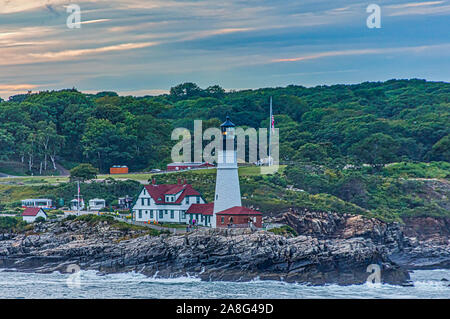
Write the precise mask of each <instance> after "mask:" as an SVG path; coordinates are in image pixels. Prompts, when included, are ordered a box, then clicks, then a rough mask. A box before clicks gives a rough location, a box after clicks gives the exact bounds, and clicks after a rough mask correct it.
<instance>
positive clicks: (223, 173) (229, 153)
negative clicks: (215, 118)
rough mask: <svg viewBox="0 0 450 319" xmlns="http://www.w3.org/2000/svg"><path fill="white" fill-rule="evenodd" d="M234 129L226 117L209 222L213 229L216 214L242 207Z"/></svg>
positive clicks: (221, 127) (222, 127) (221, 129)
mask: <svg viewBox="0 0 450 319" xmlns="http://www.w3.org/2000/svg"><path fill="white" fill-rule="evenodd" d="M235 127H236V126H235V125H234V124H233V122H231V120H230V117H228V116H227V119H226V121H225V122H224V123H223V124H222V125H221V126H220V131H221V133H222V140H221V143H220V147H219V151H218V157H217V175H216V193H215V196H214V215H213V218H212V221H211V226H212V227H213V228H215V227H216V214H217V213H218V212H221V211H223V210H225V209H228V208H231V207H234V206H242V204H241V189H240V187H239V176H238V166H237V154H236V136H235Z"/></svg>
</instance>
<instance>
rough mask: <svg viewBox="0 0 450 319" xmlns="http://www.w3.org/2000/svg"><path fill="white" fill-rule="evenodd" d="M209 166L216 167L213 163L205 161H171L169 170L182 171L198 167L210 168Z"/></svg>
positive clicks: (168, 166) (168, 165)
mask: <svg viewBox="0 0 450 319" xmlns="http://www.w3.org/2000/svg"><path fill="white" fill-rule="evenodd" d="M208 167H214V165H213V164H210V163H207V162H204V163H186V162H181V163H170V164H167V170H168V171H182V170H186V169H196V168H208Z"/></svg>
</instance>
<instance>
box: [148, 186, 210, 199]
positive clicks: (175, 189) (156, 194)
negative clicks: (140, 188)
mask: <svg viewBox="0 0 450 319" xmlns="http://www.w3.org/2000/svg"><path fill="white" fill-rule="evenodd" d="M144 187H145V189H146V190H147V192H148V193H149V195H150V196H151V197H152V198H153V199H154V201H155V203H156V204H180V203H181V202H182V201H183V199H184V198H185V197H186V196H202V195H201V194H200V193H199V192H197V191H196V190H195V189H193V188H192V186H191V185H190V184H184V185H180V184H161V185H153V184H152V185H145V186H144ZM179 192H182V193H181V194H180V196H178V199H177V200H176V201H175V202H166V196H165V195H175V194H178V193H179Z"/></svg>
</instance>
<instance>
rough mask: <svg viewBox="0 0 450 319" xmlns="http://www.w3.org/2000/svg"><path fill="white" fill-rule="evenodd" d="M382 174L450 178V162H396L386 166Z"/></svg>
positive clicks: (403, 176)
mask: <svg viewBox="0 0 450 319" xmlns="http://www.w3.org/2000/svg"><path fill="white" fill-rule="evenodd" d="M382 174H383V175H384V176H389V177H402V178H449V177H450V163H448V162H431V163H408V162H401V163H394V164H391V165H388V166H386V167H385V168H384V169H383V172H382Z"/></svg>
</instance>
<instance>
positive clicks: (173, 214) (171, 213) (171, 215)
mask: <svg viewBox="0 0 450 319" xmlns="http://www.w3.org/2000/svg"><path fill="white" fill-rule="evenodd" d="M170 218H171V219H174V218H175V213H174V211H173V210H171V211H170Z"/></svg>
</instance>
